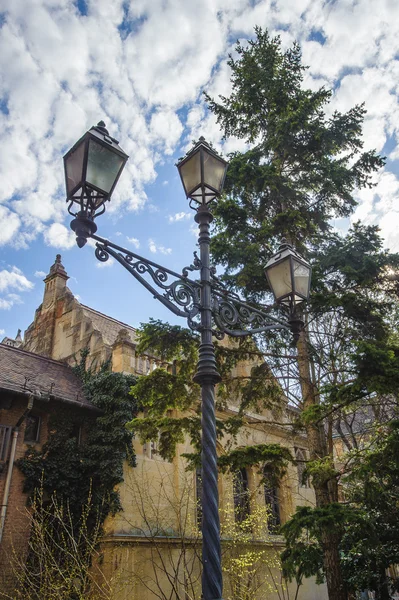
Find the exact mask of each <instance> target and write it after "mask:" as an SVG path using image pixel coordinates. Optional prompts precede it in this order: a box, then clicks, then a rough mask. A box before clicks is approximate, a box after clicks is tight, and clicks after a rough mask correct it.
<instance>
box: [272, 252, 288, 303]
mask: <svg viewBox="0 0 399 600" xmlns="http://www.w3.org/2000/svg"><path fill="white" fill-rule="evenodd" d="M267 275H268V277H269V281H270V285H271V287H272V291H273V294H274V296H275V298H276V300H278V299H279V298H281V297H282V296H286V295H287V294H290V293H291V292H292V282H291V269H290V258H289V257H287V258H286V259H285V260H282V261H281V262H279V263H277V264H276V265H275V266H274V267H270V268H268V269H267Z"/></svg>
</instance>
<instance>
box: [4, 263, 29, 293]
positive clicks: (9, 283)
mask: <svg viewBox="0 0 399 600" xmlns="http://www.w3.org/2000/svg"><path fill="white" fill-rule="evenodd" d="M31 289H33V283H32V282H31V281H29V279H27V278H26V277H25V275H24V274H23V273H22V271H21V269H18V267H15V266H14V267H11V270H9V271H8V270H7V269H3V270H2V271H0V292H8V291H9V290H16V291H18V292H27V291H29V290H31Z"/></svg>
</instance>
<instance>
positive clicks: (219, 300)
mask: <svg viewBox="0 0 399 600" xmlns="http://www.w3.org/2000/svg"><path fill="white" fill-rule="evenodd" d="M92 237H93V238H94V239H95V240H96V242H97V243H96V250H95V255H96V258H97V259H98V260H99V261H101V262H106V261H107V260H108V259H109V258H110V256H112V257H113V258H114V259H115V260H117V261H118V262H119V263H120V264H121V265H122V266H123V267H125V269H127V270H128V271H129V273H131V274H132V275H133V277H135V278H136V279H137V280H138V281H139V282H140V283H141V284H142V285H144V287H146V288H147V289H148V290H149V291H150V292H151V293H152V295H153V296H154V298H157V299H158V300H159V301H160V302H162V304H164V305H165V306H166V307H167V308H169V310H171V311H172V312H173V313H174V314H175V315H178V316H181V317H184V318H185V319H187V324H188V326H189V327H190V329H192V330H193V331H200V330H201V325H200V314H201V284H200V283H199V282H198V281H194V280H192V279H190V278H189V277H188V272H189V271H196V270H199V269H200V268H201V266H202V265H201V261H200V259H199V258H198V256H197V254H196V253H195V252H194V261H193V264H192V265H190V266H189V267H185V268H184V269H183V271H182V274H179V273H175V272H174V271H171V270H170V269H167V268H166V267H162V266H161V265H158V264H157V263H155V262H153V261H151V260H147V259H146V258H143V257H142V256H139V255H138V254H135V253H134V252H131V251H130V250H127V249H126V248H122V247H120V246H117V245H116V244H113V243H112V242H109V241H108V240H105V239H103V238H100V237H98V236H96V235H92ZM212 280H213V281H212V283H211V295H212V317H213V321H214V327H213V329H212V333H213V335H214V336H215V337H216V338H217V339H220V340H221V339H223V337H224V335H225V334H228V335H231V336H233V337H243V336H246V335H252V334H254V333H261V332H263V331H268V330H270V329H288V326H287V324H286V323H283V322H281V321H279V320H278V319H276V318H275V317H273V316H272V315H270V314H268V313H266V312H263V311H261V310H259V309H258V308H255V307H254V306H251V305H249V304H246V303H245V302H242V301H241V300H240V298H239V296H237V294H234V293H232V292H228V291H227V290H225V289H223V287H221V283H222V282H221V281H220V280H219V279H218V278H217V277H216V276H215V274H214V271H213V272H212ZM159 289H160V290H161V291H158V290H159Z"/></svg>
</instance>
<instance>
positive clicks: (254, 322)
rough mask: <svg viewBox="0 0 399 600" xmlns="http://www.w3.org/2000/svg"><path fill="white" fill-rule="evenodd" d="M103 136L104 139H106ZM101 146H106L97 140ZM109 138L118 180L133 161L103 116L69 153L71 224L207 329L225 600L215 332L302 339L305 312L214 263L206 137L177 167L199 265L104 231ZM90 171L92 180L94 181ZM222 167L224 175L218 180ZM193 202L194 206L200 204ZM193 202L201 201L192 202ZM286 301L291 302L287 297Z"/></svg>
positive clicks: (207, 432)
mask: <svg viewBox="0 0 399 600" xmlns="http://www.w3.org/2000/svg"><path fill="white" fill-rule="evenodd" d="M94 136H96V137H94ZM101 136H103V137H104V140H103V139H102V138H101ZM107 138H108V139H107ZM109 140H110V141H109ZM104 141H105V144H104ZM90 144H91V145H92V146H90ZM96 144H97V146H98V147H96V146H95V145H96ZM107 144H111V150H112V152H113V153H114V154H115V156H116V158H117V159H119V162H117V160H116V159H115V156H113V155H112V154H110V156H111V157H112V160H114V163H113V164H114V171H113V172H114V174H115V177H116V178H118V177H119V175H120V172H121V170H122V168H123V166H124V163H125V162H126V160H127V155H126V154H125V153H123V151H122V150H121V148H120V147H119V145H118V142H117V140H115V139H114V138H111V137H110V136H109V134H108V132H107V130H106V129H105V125H104V123H103V122H100V123H99V124H98V125H97V127H94V128H92V129H91V130H90V131H89V132H87V133H86V134H85V136H83V138H81V139H80V140H79V141H78V142H77V143H76V144H75V146H74V147H73V148H72V149H71V150H70V151H69V152H68V153H67V154H66V155H65V157H64V161H65V173H66V180H67V202H69V203H70V204H69V207H68V210H69V212H70V214H72V215H73V216H74V220H73V221H72V222H71V228H72V229H73V231H74V232H75V233H76V236H77V238H76V239H77V244H78V246H79V247H82V246H84V245H85V243H86V241H87V239H88V238H89V237H91V238H92V239H94V240H95V241H96V250H95V255H96V257H97V259H98V260H100V261H102V262H105V261H107V260H108V259H109V257H110V256H112V257H113V258H114V259H115V260H116V261H117V262H119V263H120V264H121V265H122V266H123V267H124V268H125V269H127V270H128V271H129V272H130V273H131V275H133V277H135V279H137V280H138V281H139V283H140V284H141V285H143V286H144V287H146V289H147V290H148V291H149V292H150V293H151V294H152V295H153V296H154V298H156V299H157V300H159V301H160V302H162V304H163V305H164V306H166V307H167V308H168V309H169V310H171V311H172V312H173V313H174V314H176V315H178V316H181V317H184V318H186V319H187V323H188V326H189V327H190V328H191V329H192V330H194V331H197V332H200V335H201V343H200V347H199V360H198V364H197V372H196V374H195V376H194V381H195V382H196V383H198V384H199V385H200V386H201V400H202V419H201V427H202V451H201V476H202V498H201V501H202V566H203V570H202V597H203V599H204V600H221V599H222V589H223V582H222V568H221V544H220V522H219V494H218V469H217V452H216V439H217V436H216V415H215V385H216V384H217V383H218V382H219V381H220V380H221V377H220V375H219V373H218V370H217V366H216V359H215V348H214V345H213V341H212V336H215V337H216V338H218V339H222V338H223V337H224V335H225V334H226V333H227V334H228V335H231V336H233V337H242V336H247V335H252V334H256V333H261V332H265V331H268V330H274V329H283V330H291V331H292V332H293V334H294V338H296V339H297V338H298V336H299V331H300V328H301V327H302V326H303V323H302V322H301V320H300V319H299V318H298V316H297V314H296V310H295V308H292V306H293V304H292V302H291V304H290V306H291V310H290V312H289V318H288V319H286V320H283V321H280V320H279V319H276V318H275V317H274V316H272V315H271V314H269V313H268V312H267V311H261V310H259V309H257V308H255V307H253V306H251V305H249V304H247V303H244V302H242V301H241V299H240V298H239V296H237V295H236V294H233V293H231V292H228V291H227V290H226V289H225V288H224V287H223V285H222V283H221V282H220V280H218V279H217V277H216V276H215V269H214V267H212V266H211V264H210V233H209V231H210V224H211V222H212V220H213V216H212V213H211V211H210V210H209V206H208V202H209V200H212V199H214V198H215V197H217V196H219V194H220V193H221V190H222V187H223V180H224V175H225V171H226V168H227V163H226V162H225V161H223V159H221V158H220V157H219V156H218V155H217V154H216V153H215V152H214V151H213V149H211V148H210V146H209V145H208V144H207V143H206V142H205V140H204V139H203V138H201V139H200V141H199V142H198V143H197V144H196V146H195V147H194V148H193V149H192V151H191V152H189V153H188V155H187V156H186V157H185V158H184V159H183V160H182V161H180V163H179V164H178V165H177V166H178V168H179V172H180V175H181V178H182V182H183V185H184V188H185V191H186V195H187V197H190V199H191V202H192V201H194V202H197V203H198V204H199V206H198V207H197V208H196V214H195V221H196V222H197V223H198V226H199V237H198V243H199V247H200V256H199V257H198V256H197V253H196V252H194V260H193V263H192V264H190V265H189V266H187V267H185V268H184V269H183V270H182V273H176V272H174V271H171V270H170V269H168V268H166V267H163V266H162V265H159V264H157V263H155V262H153V261H151V260H149V259H146V258H144V257H142V256H140V255H138V254H136V253H134V252H132V251H130V250H127V249H126V248H123V247H121V246H118V245H116V244H114V243H113V242H111V241H109V240H106V239H104V238H101V237H99V236H97V235H96V231H97V226H96V225H95V223H94V218H95V217H96V216H97V215H98V214H102V213H103V212H104V210H105V208H104V203H105V201H107V200H109V199H110V192H109V191H108V193H107V190H104V189H103V188H104V187H105V185H103V187H100V185H99V182H104V177H103V179H101V177H100V176H99V175H98V173H97V179H96V174H95V171H96V156H97V155H100V158H101V160H98V168H99V169H103V168H104V163H105V161H104V154H105V155H106V153H107V152H109V151H110V146H107ZM112 144H113V146H112ZM93 147H94V150H93ZM90 152H91V153H92V154H91V155H90ZM78 159H79V160H78ZM68 161H70V162H68ZM79 161H81V162H79ZM123 161H124V162H123ZM212 161H213V164H212ZM122 163H123V164H122ZM93 165H94V166H93ZM120 165H122V166H120ZM193 165H194V166H193ZM209 166H210V167H211V170H210V171H209V172H208V178H207V169H209ZM90 168H91V172H90ZM118 169H120V170H118ZM218 169H219V171H218ZM90 173H91V175H90V177H91V180H89V174H90ZM93 173H94V175H93ZM215 173H216V175H218V177H216V178H215ZM195 175H196V176H197V177H195ZM212 177H213V178H212ZM94 180H95V182H94ZM209 181H210V183H209ZM187 182H188V183H187ZM115 183H116V182H108V186H109V187H110V188H112V190H113V189H114V187H115ZM190 186H191V187H190ZM191 202H190V206H192V204H191ZM75 205H77V206H78V209H79V210H78V211H77V212H73V207H75ZM192 208H194V207H193V206H192ZM287 248H288V250H287ZM290 249H291V250H290ZM287 252H288V255H289V257H290V260H291V258H292V256H294V257H295V259H296V260H300V257H299V255H297V254H296V253H295V251H293V249H292V248H291V247H290V246H289V245H288V244H284V245H283V246H281V248H280V254H277V255H276V256H275V260H276V262H275V263H273V265H272V267H276V265H277V266H279V264H280V263H281V261H283V262H284V260H285V258H286V255H287ZM284 253H285V254H284ZM290 253H291V254H290ZM291 255H292V256H291ZM269 262H270V261H269ZM268 264H269V263H268ZM301 264H302V265H306V264H307V263H305V262H304V261H303V260H302V263H301ZM195 271H199V272H200V278H199V281H198V280H195V279H191V278H190V277H189V272H195ZM291 271H292V274H293V273H294V271H293V270H292V269H291ZM309 274H310V270H309ZM293 297H294V296H293ZM285 300H287V295H286V296H285ZM273 308H274V306H273V307H269V309H270V310H271V309H273Z"/></svg>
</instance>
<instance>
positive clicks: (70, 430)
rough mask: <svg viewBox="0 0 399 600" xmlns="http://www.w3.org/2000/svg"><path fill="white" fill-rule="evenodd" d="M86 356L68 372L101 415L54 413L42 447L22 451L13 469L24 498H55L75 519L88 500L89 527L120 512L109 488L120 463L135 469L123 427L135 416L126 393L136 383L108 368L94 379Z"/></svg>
mask: <svg viewBox="0 0 399 600" xmlns="http://www.w3.org/2000/svg"><path fill="white" fill-rule="evenodd" d="M87 356H88V351H84V352H82V355H81V360H80V363H79V364H78V365H77V366H76V367H75V368H74V371H75V373H76V374H77V375H78V376H79V377H80V379H81V380H82V383H83V390H84V393H85V396H86V398H87V399H88V400H90V402H91V403H92V404H93V405H94V406H96V407H97V408H98V409H100V411H101V413H99V414H98V415H93V414H90V415H88V414H83V411H79V412H78V411H76V409H73V408H72V407H69V406H62V407H60V408H57V411H56V412H54V413H52V414H51V415H50V417H49V436H48V440H47V442H46V443H45V444H44V445H43V447H42V448H41V449H40V450H36V449H35V448H34V447H30V448H28V450H27V451H26V453H25V456H24V457H23V458H22V459H20V460H19V461H18V463H17V464H18V467H19V468H20V470H21V471H22V473H23V474H24V475H25V482H24V491H25V492H29V493H30V494H31V495H33V494H34V492H35V491H36V490H38V489H41V490H42V491H43V493H44V494H45V495H47V496H48V497H51V496H53V495H54V494H55V495H56V496H57V498H58V500H59V501H66V502H67V503H68V507H69V510H70V511H71V514H72V515H75V516H76V518H77V519H79V516H80V515H81V514H82V508H83V507H85V506H86V505H87V499H88V497H89V496H90V497H91V510H92V512H93V522H94V521H96V522H98V520H100V521H101V522H103V521H104V519H105V518H106V516H107V515H108V514H114V513H115V512H117V511H118V510H120V509H121V504H120V498H119V492H118V490H117V489H115V486H116V485H117V484H118V483H120V482H121V481H122V480H123V462H124V461H125V460H127V461H128V464H129V465H130V466H135V464H136V463H135V455H134V451H133V447H132V437H133V434H132V433H131V432H130V431H129V430H128V429H127V428H126V427H125V425H126V423H127V422H128V421H131V419H132V418H134V417H135V416H136V414H137V402H136V400H135V399H134V397H133V396H132V395H131V394H130V393H129V392H130V389H131V387H132V386H133V385H134V384H135V382H136V378H135V377H134V376H133V375H125V374H123V373H113V372H112V371H110V367H109V364H105V365H103V367H102V368H101V369H100V370H99V371H98V372H97V373H95V372H94V371H93V370H92V369H90V368H86V360H87ZM79 432H81V433H82V434H81V435H80V434H79ZM79 438H81V439H79Z"/></svg>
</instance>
